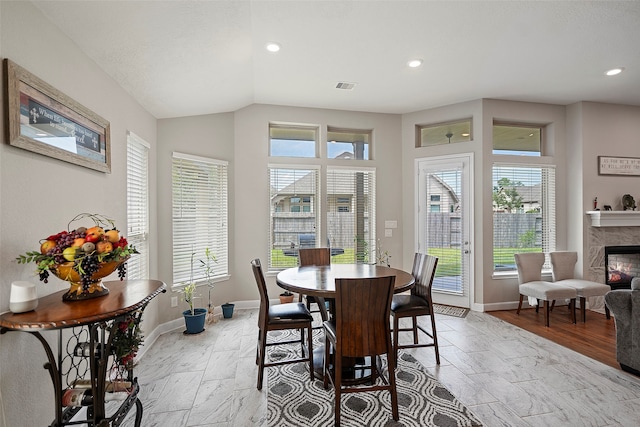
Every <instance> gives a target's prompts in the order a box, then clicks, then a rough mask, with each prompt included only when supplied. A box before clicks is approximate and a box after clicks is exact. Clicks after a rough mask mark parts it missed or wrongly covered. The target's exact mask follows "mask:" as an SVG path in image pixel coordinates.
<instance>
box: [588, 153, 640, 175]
mask: <svg viewBox="0 0 640 427" xmlns="http://www.w3.org/2000/svg"><path fill="white" fill-rule="evenodd" d="M598 175H617V176H640V158H638V157H612V156H598Z"/></svg>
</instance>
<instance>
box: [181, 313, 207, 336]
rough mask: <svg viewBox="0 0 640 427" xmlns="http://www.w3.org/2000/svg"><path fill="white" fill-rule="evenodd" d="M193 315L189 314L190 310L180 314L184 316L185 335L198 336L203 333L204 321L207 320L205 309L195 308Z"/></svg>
mask: <svg viewBox="0 0 640 427" xmlns="http://www.w3.org/2000/svg"><path fill="white" fill-rule="evenodd" d="M193 312H194V314H191V310H185V311H183V312H182V315H183V316H184V324H185V326H186V328H187V329H186V330H185V331H184V333H185V334H199V333H200V332H202V331H204V321H205V320H206V318H207V309H206V308H195V309H194V310H193Z"/></svg>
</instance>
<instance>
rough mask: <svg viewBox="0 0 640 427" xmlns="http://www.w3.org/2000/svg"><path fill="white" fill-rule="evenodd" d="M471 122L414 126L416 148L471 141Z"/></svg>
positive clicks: (464, 120)
mask: <svg viewBox="0 0 640 427" xmlns="http://www.w3.org/2000/svg"><path fill="white" fill-rule="evenodd" d="M471 124H472V120H471V119H470V118H469V119H463V120H456V121H451V122H446V123H435V124H430V125H417V126H416V147H429V146H432V145H442V144H454V143H457V142H467V141H471V140H472V139H473V135H472V133H471Z"/></svg>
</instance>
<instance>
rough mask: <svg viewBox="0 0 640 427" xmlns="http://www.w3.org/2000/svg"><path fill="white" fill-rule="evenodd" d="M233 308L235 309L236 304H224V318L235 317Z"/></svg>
mask: <svg viewBox="0 0 640 427" xmlns="http://www.w3.org/2000/svg"><path fill="white" fill-rule="evenodd" d="M233 307H235V304H229V303H227V304H222V317H224V318H225V319H231V318H232V317H233Z"/></svg>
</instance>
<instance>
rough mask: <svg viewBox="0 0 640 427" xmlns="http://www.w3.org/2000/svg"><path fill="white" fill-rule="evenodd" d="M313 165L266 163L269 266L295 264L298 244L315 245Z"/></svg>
mask: <svg viewBox="0 0 640 427" xmlns="http://www.w3.org/2000/svg"><path fill="white" fill-rule="evenodd" d="M318 175H319V169H318V168H316V167H309V166H306V167H300V166H298V167H296V166H285V165H272V166H270V167H269V188H270V191H271V194H270V198H269V200H270V202H271V203H270V204H271V209H270V210H271V221H270V224H271V226H270V230H269V246H270V251H269V268H271V269H276V270H277V269H282V268H287V267H292V266H295V265H297V264H298V248H300V247H301V246H302V247H304V246H316V240H317V239H316V235H317V231H318V229H319V220H320V217H319V216H318V203H317V201H318V190H319V187H318Z"/></svg>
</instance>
